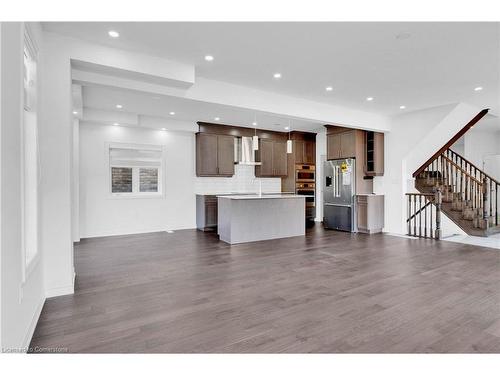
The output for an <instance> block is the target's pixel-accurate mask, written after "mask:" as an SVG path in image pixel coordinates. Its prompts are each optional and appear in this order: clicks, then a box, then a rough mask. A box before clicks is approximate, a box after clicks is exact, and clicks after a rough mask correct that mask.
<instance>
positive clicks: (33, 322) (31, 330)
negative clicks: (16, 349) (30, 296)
mask: <svg viewBox="0 0 500 375" xmlns="http://www.w3.org/2000/svg"><path fill="white" fill-rule="evenodd" d="M44 303H45V298H42V299H40V302H38V305H37V307H36V309H35V313H34V314H33V318H31V322H30V325H29V327H28V331H27V332H26V336H24V340H23V346H22V348H23V349H26V351H27V350H28V347H29V345H30V342H31V339H32V338H33V334H34V333H35V328H36V324H37V323H38V319H40V314H41V313H42V309H43V304H44Z"/></svg>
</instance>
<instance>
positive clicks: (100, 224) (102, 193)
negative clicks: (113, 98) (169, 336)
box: [79, 121, 281, 238]
mask: <svg viewBox="0 0 500 375" xmlns="http://www.w3.org/2000/svg"><path fill="white" fill-rule="evenodd" d="M172 125H173V126H175V125H176V124H172ZM163 126H164V127H165V128H167V129H168V128H169V123H168V121H166V122H165V123H164V124H163ZM186 128H188V127H187V126H186ZM113 142H118V143H135V144H156V145H163V146H165V153H166V155H165V160H166V165H165V181H166V184H165V189H164V192H165V194H164V196H163V197H158V198H116V197H111V196H110V194H109V186H108V183H109V182H108V178H107V176H108V173H109V172H108V170H107V158H108V154H107V151H106V144H108V143H113ZM79 149H80V153H79V160H80V178H79V180H80V187H79V191H80V199H79V207H80V208H79V212H80V215H79V216H80V218H79V221H80V233H79V236H80V237H82V238H86V237H96V236H108V235H117V234H131V233H144V232H155V231H163V230H176V229H186V228H195V227H196V210H195V205H196V197H195V194H197V193H199V194H203V193H205V194H216V193H229V192H256V191H258V182H259V179H256V178H255V173H254V167H253V166H238V165H237V166H235V175H234V176H233V177H230V178H226V177H217V178H208V177H196V176H195V135H194V133H193V132H181V131H161V130H151V129H140V128H131V127H117V126H106V125H95V124H90V123H84V122H82V124H81V126H80V145H79ZM260 180H262V190H263V191H264V192H279V191H281V179H279V178H263V179H260Z"/></svg>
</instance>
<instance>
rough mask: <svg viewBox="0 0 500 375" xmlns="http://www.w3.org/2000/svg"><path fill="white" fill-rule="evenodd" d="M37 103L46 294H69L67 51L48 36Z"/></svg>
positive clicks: (70, 142)
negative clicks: (40, 93) (38, 109)
mask: <svg viewBox="0 0 500 375" xmlns="http://www.w3.org/2000/svg"><path fill="white" fill-rule="evenodd" d="M43 36H44V38H43V39H44V52H43V54H42V62H43V66H42V74H41V77H42V87H41V89H42V91H41V92H42V96H41V101H40V110H41V113H40V159H41V174H42V179H41V184H40V197H41V200H40V201H41V206H40V223H41V234H42V235H41V247H42V249H43V251H44V271H45V272H44V275H45V287H46V293H47V296H49V297H51V296H57V295H62V294H70V293H73V291H74V267H73V239H72V224H71V223H72V216H71V201H72V193H73V191H72V189H71V180H72V169H73V164H72V145H73V126H72V124H73V115H72V103H71V98H72V95H71V93H72V89H71V67H70V51H68V50H67V49H64V48H61V45H60V43H59V39H58V38H52V37H50V35H48V34H47V33H44V34H43Z"/></svg>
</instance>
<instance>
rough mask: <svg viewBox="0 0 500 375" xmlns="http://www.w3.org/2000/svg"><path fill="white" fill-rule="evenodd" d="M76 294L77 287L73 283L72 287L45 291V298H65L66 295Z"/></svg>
mask: <svg viewBox="0 0 500 375" xmlns="http://www.w3.org/2000/svg"><path fill="white" fill-rule="evenodd" d="M74 292H75V286H74V281H73V284H72V285H68V286H61V287H57V288H51V289H47V290H46V291H45V297H46V298H52V297H58V296H64V295H66V294H73V293H74Z"/></svg>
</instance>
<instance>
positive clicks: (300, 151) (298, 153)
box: [293, 140, 305, 164]
mask: <svg viewBox="0 0 500 375" xmlns="http://www.w3.org/2000/svg"><path fill="white" fill-rule="evenodd" d="M293 142H294V143H293V154H294V155H295V164H304V163H305V161H304V143H305V142H304V141H302V140H296V141H293Z"/></svg>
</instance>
